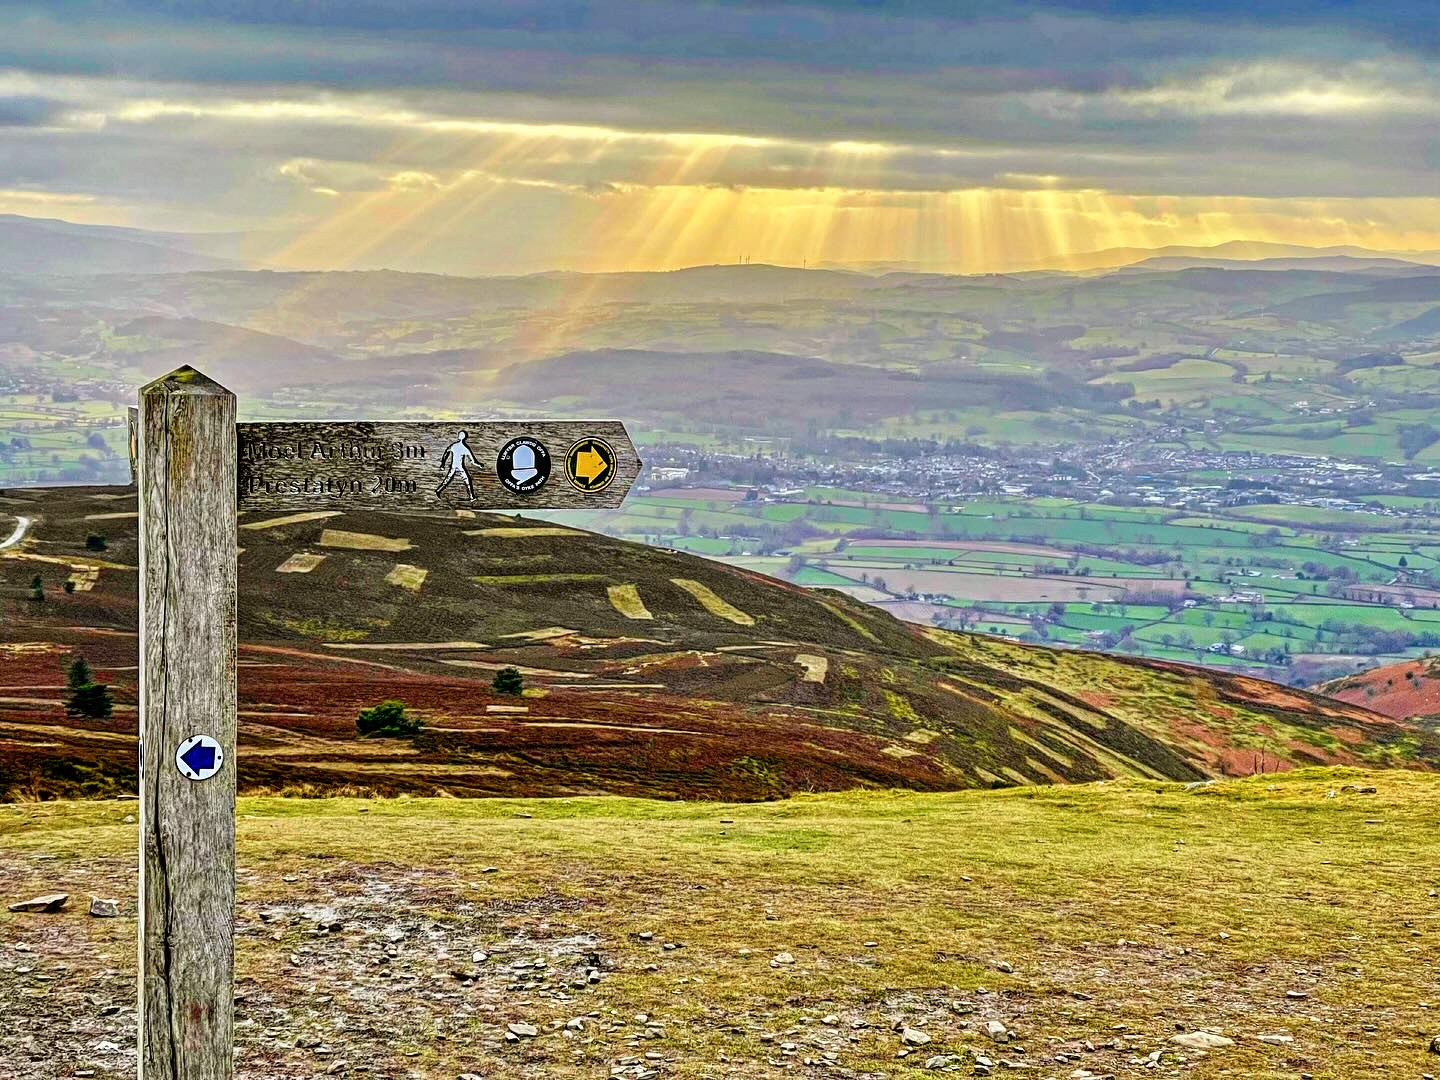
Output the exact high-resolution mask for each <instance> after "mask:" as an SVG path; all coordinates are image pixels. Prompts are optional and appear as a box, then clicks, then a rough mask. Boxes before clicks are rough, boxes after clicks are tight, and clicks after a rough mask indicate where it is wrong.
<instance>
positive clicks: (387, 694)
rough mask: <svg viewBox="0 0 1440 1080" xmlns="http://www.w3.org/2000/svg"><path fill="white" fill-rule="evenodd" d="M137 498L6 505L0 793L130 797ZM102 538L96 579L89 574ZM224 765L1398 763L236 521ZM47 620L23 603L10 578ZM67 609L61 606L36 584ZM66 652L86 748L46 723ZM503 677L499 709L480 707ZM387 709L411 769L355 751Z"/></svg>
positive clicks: (643, 770) (993, 669)
mask: <svg viewBox="0 0 1440 1080" xmlns="http://www.w3.org/2000/svg"><path fill="white" fill-rule="evenodd" d="M134 505H135V504H134V496H133V492H128V491H126V490H125V489H93V488H92V489H79V488H72V489H57V490H53V491H48V492H11V493H10V494H9V496H8V497H5V498H4V499H3V501H0V515H3V516H4V517H3V520H0V532H3V533H4V534H6V535H9V532H10V526H11V520H12V519H13V518H14V517H27V518H30V519H32V524H31V525H30V527H29V530H28V532H27V533H26V535H25V537H24V539H23V540H21V541H20V542H19V543H18V544H17V545H15V546H13V547H11V548H9V549H7V550H4V551H0V686H3V687H4V689H3V690H0V695H3V696H0V751H3V754H0V762H3V765H0V768H3V770H4V772H3V774H0V789H7V790H8V791H9V793H10V795H11V796H12V797H14V796H16V795H23V794H27V793H29V794H44V793H54V792H58V791H82V792H83V791H104V790H108V789H111V788H114V787H117V786H124V785H126V784H131V783H133V782H134V741H133V734H134V707H133V703H134V700H135V698H134V692H135V659H136V639H135V625H136V613H137V606H138V604H137V597H136V574H135V570H134V567H135V565H136V562H137V558H136V556H137V553H136V550H135V539H134V534H135V517H134ZM97 533H98V534H103V535H104V536H105V538H106V547H105V550H104V551H101V552H92V551H87V550H86V548H85V540H86V537H87V536H88V535H90V534H97ZM240 538H241V547H242V549H243V551H242V554H241V557H240V589H241V627H240V637H241V642H242V645H241V654H240V663H241V668H240V702H241V704H240V721H241V723H240V728H241V739H240V748H239V751H240V753H239V756H240V761H241V765H240V768H241V783H242V786H243V787H245V788H247V789H250V790H258V789H269V790H284V789H293V790H333V789H336V788H340V787H345V788H351V789H369V790H377V791H391V792H393V791H402V790H409V791H424V792H429V791H437V790H439V791H446V792H450V793H453V794H470V795H481V794H584V793H595V792H619V793H627V794H648V795H658V796H663V797H687V798H689V797H724V798H737V799H738V798H764V797H771V796H777V795H781V794H785V793H789V792H793V791H797V790H823V789H842V788H848V787H854V786H883V787H910V788H917V789H928V790H944V789H956V788H967V787H987V786H1003V785H1009V784H1022V783H1059V782H1069V781H1084V780H1095V779H1101V778H1106V777H1114V776H1126V775H1128V776H1138V777H1145V778H1152V779H1161V778H1168V779H1182V780H1193V779H1201V778H1204V777H1208V776H1214V775H1222V774H1229V775H1234V774H1249V773H1253V772H1258V771H1273V770H1276V769H1283V768H1288V767H1290V766H1292V765H1297V764H1321V763H1324V764H1333V763H1340V764H1362V763H1363V764H1370V765H1420V766H1426V765H1428V764H1429V763H1430V762H1433V761H1435V760H1437V759H1440V739H1437V738H1436V737H1435V736H1434V735H1430V734H1426V733H1424V732H1423V731H1422V730H1420V729H1419V728H1417V727H1416V726H1414V725H1411V724H1408V723H1404V722H1399V721H1395V720H1392V719H1389V718H1386V717H1383V716H1380V715H1378V714H1377V713H1374V712H1370V711H1368V710H1366V709H1363V708H1359V707H1356V706H1354V705H1347V704H1341V703H1336V702H1333V701H1327V700H1325V699H1322V698H1319V697H1315V696H1313V695H1309V694H1306V693H1303V692H1299V691H1292V690H1288V689H1285V688H1282V687H1279V686H1275V685H1272V684H1270V683H1265V682H1261V681H1258V680H1252V679H1244V678H1237V677H1232V676H1224V675H1217V674H1213V673H1209V672H1204V671H1200V670H1196V669H1190V668H1185V667H1181V666H1178V665H1167V664H1160V663H1147V662H1137V661H1134V660H1130V659H1122V658H1117V657H1110V656H1099V655H1094V654H1084V653H1078V652H1057V651H1053V650H1048V649H1043V648H1036V647H1026V646H1020V645H1016V644H1013V643H1009V642H1005V641H1001V640H997V639H993V638H986V637H979V636H969V635H958V634H952V633H945V632H941V631H933V630H929V629H925V628H921V627H917V626H912V625H910V624H906V623H901V622H898V621H896V620H895V619H893V618H891V617H890V616H889V615H886V614H885V613H883V612H879V611H877V610H875V609H873V608H869V607H866V606H864V605H861V604H859V603H856V602H853V601H851V600H849V599H848V598H847V597H845V596H843V595H841V594H838V593H831V592H827V591H807V590H802V589H799V588H797V587H794V586H790V585H786V584H783V583H780V582H776V581H774V580H771V579H769V578H764V577H761V576H758V575H754V574H750V573H746V572H743V571H739V570H735V569H733V568H730V567H726V566H723V565H720V564H717V563H713V562H708V561H705V560H703V559H698V558H694V557H691V556H688V555H684V554H680V553H676V552H669V551H660V550H656V549H652V548H647V547H643V546H640V545H636V544H630V543H626V542H624V541H618V540H612V539H609V538H606V537H601V536H595V535H592V534H589V533H584V532H581V531H578V530H574V529H570V528H566V527H563V526H557V525H554V524H551V523H547V522H540V521H534V520H527V519H523V518H509V517H500V516H493V515H477V516H466V517H455V518H440V517H435V516H399V515H381V514H371V513H352V514H341V513H328V514H327V513H316V514H308V515H242V517H241V521H240ZM37 574H38V575H39V576H40V577H41V579H42V583H43V587H44V592H45V596H46V599H45V600H43V601H42V602H38V603H37V602H35V601H33V600H31V599H29V595H30V582H31V579H32V578H33V577H34V576H36V575H37ZM67 578H70V579H72V580H74V581H75V582H77V584H76V587H75V591H74V592H72V593H68V594H67V593H65V592H63V591H62V588H61V585H62V582H63V581H64V580H65V579H67ZM77 652H79V653H83V654H84V655H85V656H86V657H87V658H88V659H89V660H90V661H91V663H92V664H93V665H94V666H95V667H96V669H97V671H98V673H99V676H100V677H101V678H102V679H103V680H105V681H108V682H111V683H112V684H113V685H114V686H115V688H116V695H117V700H118V701H119V702H120V708H118V709H117V711H116V714H115V716H114V718H112V719H111V720H109V721H105V722H97V723H90V722H85V723H81V722H72V721H69V720H67V719H66V717H65V714H64V710H63V704H62V699H63V681H64V680H63V677H62V676H63V666H64V664H65V663H66V662H67V661H68V658H69V657H70V656H71V655H73V654H74V653H77ZM506 665H515V666H518V667H520V668H521V670H522V671H523V672H524V674H525V677H526V682H527V685H528V687H529V690H528V693H527V696H526V697H524V698H520V699H517V698H514V697H505V696H502V695H497V694H496V693H494V692H493V690H492V689H491V687H490V682H491V679H492V677H493V673H494V671H495V670H497V669H498V668H499V667H502V666H506ZM392 697H393V698H400V699H402V700H404V701H405V702H407V704H409V705H410V706H411V707H412V708H413V709H415V710H417V711H419V712H420V713H421V714H422V715H424V716H425V717H426V719H427V729H426V733H425V734H424V735H423V736H421V737H420V738H419V739H417V740H416V741H415V742H414V744H413V745H412V744H411V743H409V742H396V741H389V740H380V741H358V740H356V739H355V737H354V736H355V731H354V720H355V714H356V711H357V710H358V709H359V708H362V707H364V706H366V705H370V704H373V703H375V702H376V701H379V700H382V699H385V698H392Z"/></svg>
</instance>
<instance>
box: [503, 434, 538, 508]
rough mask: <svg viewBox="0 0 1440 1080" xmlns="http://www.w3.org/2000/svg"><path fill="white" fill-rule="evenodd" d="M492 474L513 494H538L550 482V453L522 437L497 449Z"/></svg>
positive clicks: (527, 437)
mask: <svg viewBox="0 0 1440 1080" xmlns="http://www.w3.org/2000/svg"><path fill="white" fill-rule="evenodd" d="M495 475H496V476H497V477H498V478H499V480H500V483H502V484H503V485H505V487H506V489H507V490H509V491H513V492H514V493H515V494H516V495H529V494H530V493H531V492H532V491H538V490H540V488H541V487H543V486H544V484H545V481H546V480H548V479H550V451H549V450H546V449H545V444H544V443H542V442H541V441H540V440H539V439H535V438H532V437H531V436H529V435H521V436H519V437H518V438H515V439H511V440H510V441H509V442H507V443H506V444H505V445H504V446H502V447H501V448H500V454H499V456H498V457H497V458H496V459H495Z"/></svg>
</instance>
